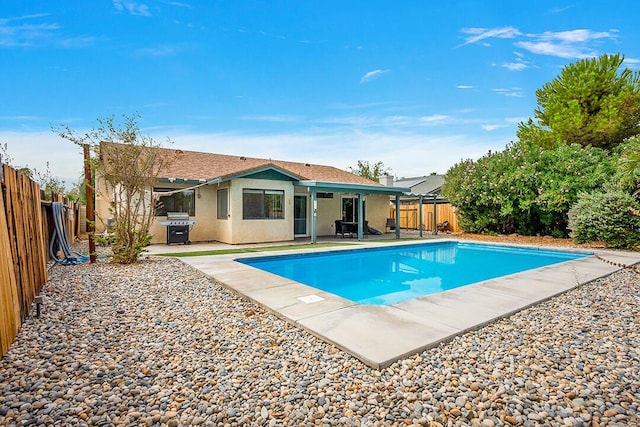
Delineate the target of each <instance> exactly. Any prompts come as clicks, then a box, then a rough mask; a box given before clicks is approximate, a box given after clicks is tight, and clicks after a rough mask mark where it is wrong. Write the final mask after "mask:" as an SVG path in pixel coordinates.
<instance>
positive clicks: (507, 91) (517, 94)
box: [491, 87, 524, 98]
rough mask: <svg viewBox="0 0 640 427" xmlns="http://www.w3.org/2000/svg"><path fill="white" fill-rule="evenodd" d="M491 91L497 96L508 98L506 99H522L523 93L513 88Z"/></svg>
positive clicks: (518, 88)
mask: <svg viewBox="0 0 640 427" xmlns="http://www.w3.org/2000/svg"><path fill="white" fill-rule="evenodd" d="M491 90H492V91H493V92H495V93H497V94H498V95H502V96H508V97H514V98H523V97H524V91H523V90H522V88H520V87H514V88H511V89H505V88H497V89H491Z"/></svg>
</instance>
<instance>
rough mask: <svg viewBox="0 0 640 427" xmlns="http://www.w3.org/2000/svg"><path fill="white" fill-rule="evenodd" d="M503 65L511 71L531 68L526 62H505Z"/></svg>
mask: <svg viewBox="0 0 640 427" xmlns="http://www.w3.org/2000/svg"><path fill="white" fill-rule="evenodd" d="M501 67H503V68H506V69H507V70H509V71H522V70H526V69H527V68H529V66H528V65H527V64H525V63H524V62H505V63H504V64H502V65H501Z"/></svg>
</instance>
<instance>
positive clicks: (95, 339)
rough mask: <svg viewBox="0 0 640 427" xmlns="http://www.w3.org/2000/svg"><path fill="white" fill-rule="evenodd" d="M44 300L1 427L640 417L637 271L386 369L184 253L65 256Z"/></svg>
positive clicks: (561, 421)
mask: <svg viewBox="0 0 640 427" xmlns="http://www.w3.org/2000/svg"><path fill="white" fill-rule="evenodd" d="M43 294H44V298H45V306H44V307H43V310H42V316H41V317H40V318H37V317H30V318H29V319H27V321H26V322H25V324H24V325H23V327H22V329H21V331H20V334H19V336H18V337H17V339H16V341H15V342H14V344H13V346H12V348H11V350H10V351H9V353H8V354H7V355H6V356H5V357H4V358H3V359H2V360H0V425H9V426H11V425H16V426H25V425H61V426H62V425H70V426H71V425H73V426H76V425H80V426H82V425H95V426H111V425H118V426H119V425H123V426H125V425H126V426H137V425H143V426H144V425H146V426H165V425H166V426H179V425H204V426H236V425H245V426H254V425H256V426H262V425H266V426H276V425H287V426H288V425H346V426H349V425H357V426H360V425H362V426H400V425H402V426H405V425H422V426H469V425H471V426H494V425H507V426H508V425H518V426H536V425H560V426H613V425H616V426H638V425H640V410H639V408H638V406H639V405H640V335H639V331H638V329H639V326H640V325H639V323H640V275H638V274H636V273H634V272H631V271H621V272H619V273H616V274H615V275H613V276H611V277H609V278H606V279H601V280H599V281H597V282H594V283H591V284H588V285H585V286H582V287H580V288H578V289H576V290H573V291H571V292H569V293H567V294H564V295H562V296H559V297H556V298H554V299H552V300H550V301H547V302H545V303H543V304H540V305H538V306H536V307H532V308H530V309H527V310H525V311H522V312H520V313H518V314H515V315H513V316H511V317H509V318H506V319H503V320H500V321H497V322H495V323H492V324H490V325H488V326H486V327H483V328H481V329H479V330H477V331H474V332H470V333H467V334H465V335H463V336H460V337H457V338H455V339H453V340H452V341H450V342H448V343H445V344H442V345H440V346H439V347H437V348H434V349H432V350H428V351H425V352H423V353H420V354H417V355H415V356H413V357H410V358H408V359H405V360H401V361H398V362H396V363H394V364H393V365H391V366H390V367H389V368H386V369H383V370H380V371H378V370H374V369H371V368H368V367H367V366H365V365H364V364H363V363H361V362H360V361H358V360H357V359H355V358H353V357H352V356H350V355H348V354H346V353H343V352H342V351H340V350H338V349H337V348H335V347H333V346H331V345H329V344H326V343H324V342H322V341H320V340H319V339H317V338H315V337H314V336H312V335H310V334H309V333H306V332H305V331H303V330H300V329H298V328H296V327H294V326H291V325H289V324H288V323H286V322H284V321H282V320H280V319H278V318H277V317H275V316H274V315H272V314H271V313H269V312H267V311H266V310H264V309H263V308H261V307H259V306H256V305H255V304H253V303H250V302H246V301H244V300H242V299H241V298H240V297H238V296H236V295H234V294H232V293H230V292H228V291H227V290H226V289H225V288H223V287H222V286H220V285H218V284H217V283H215V282H213V281H211V280H210V279H208V278H206V277H205V276H204V275H202V274H201V273H200V272H198V271H196V270H194V269H192V268H190V267H188V266H186V265H185V264H183V263H182V262H181V261H179V260H177V259H171V258H160V257H149V258H145V259H143V260H142V261H141V262H140V263H139V264H138V265H133V266H115V265H110V264H108V263H106V262H104V261H101V262H99V263H98V264H96V265H89V264H88V263H87V264H83V265H80V266H75V267H61V266H55V267H53V268H52V269H51V270H50V279H49V283H48V284H47V286H46V287H45V289H44V290H43ZM33 313H35V310H33Z"/></svg>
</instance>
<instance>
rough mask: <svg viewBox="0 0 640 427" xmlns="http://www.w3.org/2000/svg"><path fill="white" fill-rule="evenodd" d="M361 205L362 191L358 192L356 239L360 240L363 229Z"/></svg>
mask: <svg viewBox="0 0 640 427" xmlns="http://www.w3.org/2000/svg"><path fill="white" fill-rule="evenodd" d="M362 205H363V203H362V193H358V240H362V236H363V234H362V231H363V229H364V211H363V209H362V208H363V206H362Z"/></svg>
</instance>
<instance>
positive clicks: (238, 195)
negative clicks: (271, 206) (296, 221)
mask: <svg viewBox="0 0 640 427" xmlns="http://www.w3.org/2000/svg"><path fill="white" fill-rule="evenodd" d="M244 188H251V189H264V190H284V219H247V220H245V219H243V218H242V190H243V189H244ZM293 194H294V191H293V184H292V183H291V182H290V181H271V180H264V179H249V178H240V179H236V180H233V181H232V182H231V186H230V187H229V199H230V200H229V202H230V203H229V221H230V223H231V224H230V226H231V229H232V230H233V232H232V236H231V239H230V240H229V241H224V242H225V243H231V244H241V243H261V242H279V241H286V240H293ZM221 241H222V240H221Z"/></svg>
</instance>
